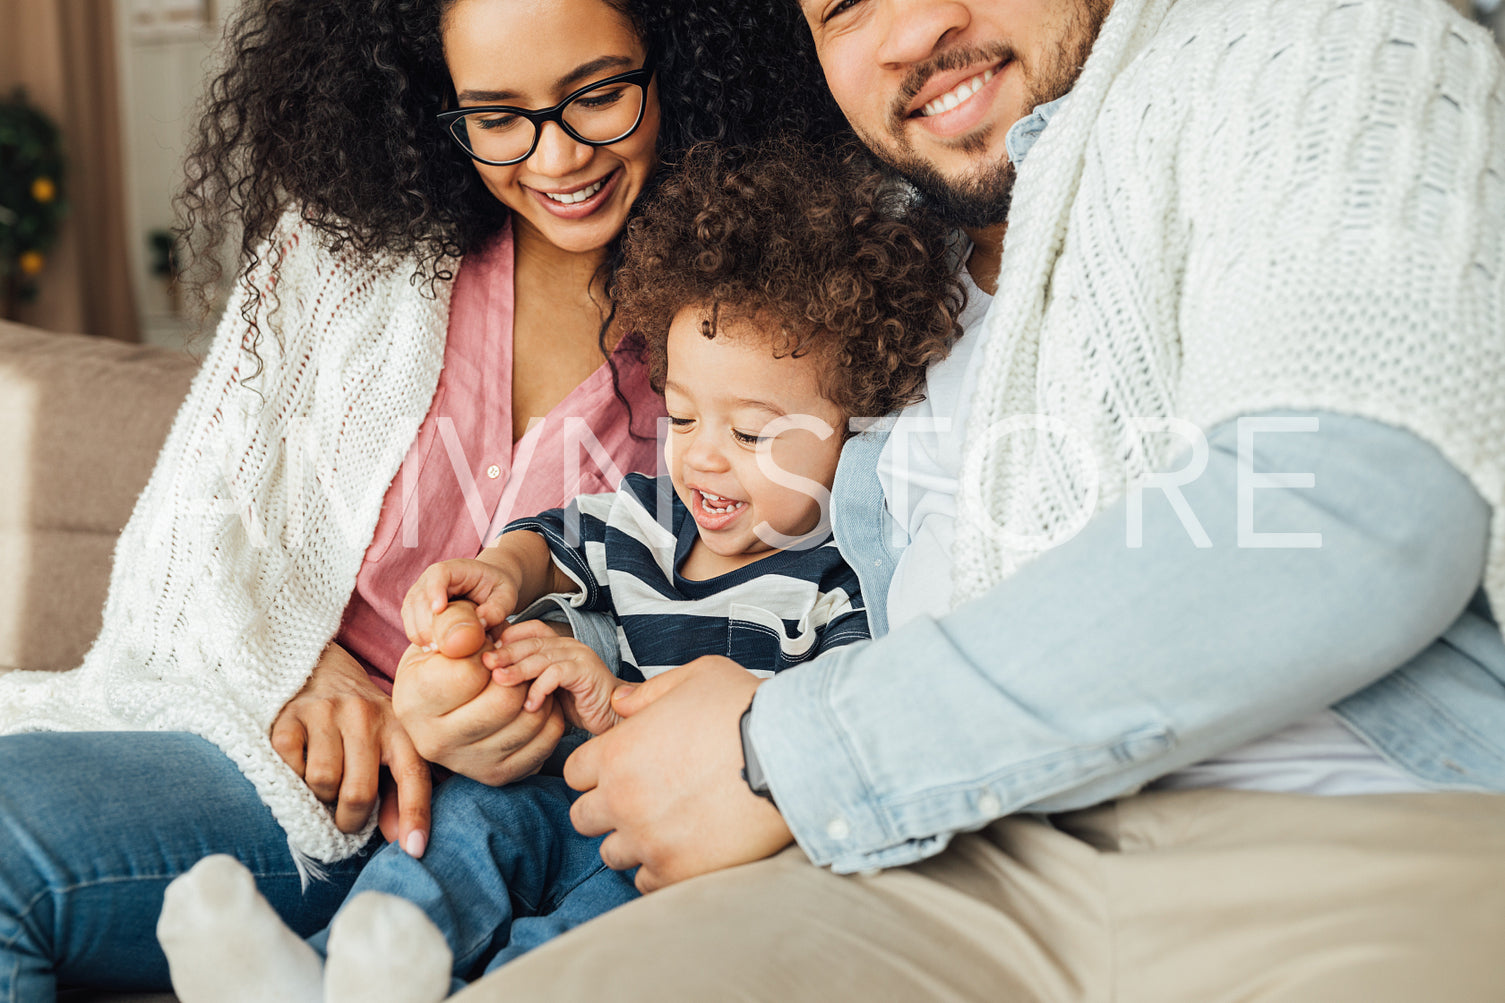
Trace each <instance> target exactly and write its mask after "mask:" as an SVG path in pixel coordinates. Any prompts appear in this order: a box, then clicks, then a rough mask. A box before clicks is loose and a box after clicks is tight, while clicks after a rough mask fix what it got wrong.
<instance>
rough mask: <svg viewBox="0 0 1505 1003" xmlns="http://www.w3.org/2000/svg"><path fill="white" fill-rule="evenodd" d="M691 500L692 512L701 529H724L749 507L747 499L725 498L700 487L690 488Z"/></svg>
mask: <svg viewBox="0 0 1505 1003" xmlns="http://www.w3.org/2000/svg"><path fill="white" fill-rule="evenodd" d="M690 500H691V502H692V503H693V504H692V505H691V506H690V509H691V514H692V515H694V516H695V522H696V524H697V525H699V526H700V528H701V529H713V530H714V529H722V528H724V527H725V526H726V525H727V524H728V523H730V522H731V521H732V520H733V519H735V518H736V517H737V513H739V512H741V511H742V510H743V509H745V508H746V507H747V502H745V501H738V500H736V499H735V498H724V497H722V496H721V495H715V494H711V493H710V492H709V491H702V490H701V489H699V488H692V489H691V490H690Z"/></svg>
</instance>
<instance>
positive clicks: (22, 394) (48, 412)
mask: <svg viewBox="0 0 1505 1003" xmlns="http://www.w3.org/2000/svg"><path fill="white" fill-rule="evenodd" d="M196 368H197V363H196V362H195V361H194V360H193V359H191V358H190V357H189V356H187V355H185V354H183V353H181V352H172V351H168V350H166V349H160V348H149V347H145V346H141V345H128V344H124V343H121V342H117V341H110V340H107V339H103V338H89V337H84V336H82V335H73V334H53V333H50V332H46V331H38V330H35V329H32V328H27V327H21V326H19V325H16V324H8V323H4V322H0V671H4V670H6V669H12V668H27V669H71V668H73V667H74V666H76V665H78V663H79V662H80V661H81V660H82V658H83V655H84V652H85V651H87V650H88V647H89V644H90V643H91V642H92V641H93V640H94V636H95V635H96V634H97V633H98V632H99V622H100V612H101V609H102V607H103V606H104V599H105V592H106V589H107V587H108V584H109V576H110V560H111V554H112V553H113V551H114V547H115V540H116V538H117V537H118V536H119V535H120V531H121V529H122V528H123V527H124V526H125V523H126V520H127V519H128V518H129V517H130V514H131V509H132V507H133V506H134V505H135V501H136V496H137V495H138V494H140V493H141V489H142V487H144V486H145V484H146V479H147V477H148V476H149V475H150V474H151V469H152V464H153V462H154V461H155V459H156V456H157V451H158V450H159V449H160V448H161V446H162V441H163V439H165V438H166V437H167V430H168V427H169V426H170V425H171V424H172V419H173V416H174V415H175V414H176V413H177V410H178V405H179V404H180V403H181V402H182V400H183V398H184V396H186V395H187V393H188V384H189V381H190V380H191V379H192V377H193V373H194V371H195V369H196Z"/></svg>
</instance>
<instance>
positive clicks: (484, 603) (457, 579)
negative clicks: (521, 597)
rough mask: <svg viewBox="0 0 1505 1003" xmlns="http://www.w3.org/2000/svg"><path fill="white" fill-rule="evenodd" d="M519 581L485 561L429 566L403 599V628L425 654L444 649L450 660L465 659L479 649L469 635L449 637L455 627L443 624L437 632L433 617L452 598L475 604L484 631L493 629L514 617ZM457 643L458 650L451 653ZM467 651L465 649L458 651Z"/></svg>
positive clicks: (460, 561) (459, 561)
mask: <svg viewBox="0 0 1505 1003" xmlns="http://www.w3.org/2000/svg"><path fill="white" fill-rule="evenodd" d="M517 587H518V586H517V582H516V581H515V580H514V579H513V576H512V575H510V574H509V573H508V572H506V571H505V570H503V569H502V568H498V567H496V566H495V565H492V564H487V563H486V562H485V561H476V560H454V561H440V562H439V563H438V564H431V565H429V567H428V569H427V570H426V571H424V572H423V574H421V575H419V576H418V580H417V581H416V582H414V583H413V587H412V588H410V589H408V594H407V596H405V597H404V598H403V600H402V627H403V630H405V631H407V635H408V641H409V642H411V643H412V644H416V645H417V646H418V647H420V648H422V649H424V650H425V651H438V650H441V649H442V650H443V652H444V654H445V655H448V656H449V657H450V658H464V657H465V656H466V655H469V654H472V653H473V652H474V651H475V650H476V648H478V647H479V646H480V645H479V642H478V641H477V642H474V643H473V642H472V640H471V637H470V635H469V634H467V635H466V637H465V638H463V639H461V638H458V637H456V638H454V639H453V640H452V639H451V637H450V633H449V631H451V629H452V628H449V627H447V626H446V625H443V624H441V625H440V626H441V630H440V631H436V630H435V629H434V617H435V616H436V615H437V614H439V613H441V612H443V611H444V609H445V608H446V607H447V606H448V605H449V602H450V599H452V598H456V597H459V598H464V599H468V600H470V601H471V602H473V603H475V612H476V617H477V618H478V619H479V620H480V627H481V630H483V631H484V630H486V629H487V628H488V627H494V626H496V625H497V624H500V623H502V622H504V621H505V620H506V619H507V617H509V616H511V615H512V613H513V612H514V611H515V607H516V606H517ZM455 644H458V645H459V647H457V648H456V650H453V651H451V650H449V649H450V647H451V646H452V645H455ZM459 648H465V649H466V650H459Z"/></svg>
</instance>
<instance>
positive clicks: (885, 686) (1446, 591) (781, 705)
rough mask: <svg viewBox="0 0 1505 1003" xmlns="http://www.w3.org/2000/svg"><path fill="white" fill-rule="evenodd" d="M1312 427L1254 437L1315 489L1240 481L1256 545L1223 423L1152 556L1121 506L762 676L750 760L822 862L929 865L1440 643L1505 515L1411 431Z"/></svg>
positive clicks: (1255, 730)
mask: <svg viewBox="0 0 1505 1003" xmlns="http://www.w3.org/2000/svg"><path fill="white" fill-rule="evenodd" d="M1317 418H1318V422H1319V427H1318V430H1317V431H1310V432H1295V431H1289V430H1288V431H1283V432H1273V431H1269V432H1262V433H1260V434H1258V435H1256V436H1254V437H1253V438H1252V440H1251V441H1252V450H1251V451H1250V456H1249V457H1248V458H1247V459H1249V460H1250V461H1251V463H1250V468H1249V470H1248V471H1246V473H1245V476H1246V477H1247V476H1248V473H1249V472H1250V471H1252V472H1254V473H1256V474H1263V473H1281V472H1289V473H1308V474H1311V475H1313V483H1312V485H1311V486H1310V487H1282V488H1265V489H1262V490H1253V491H1249V490H1247V487H1248V484H1247V482H1246V484H1245V488H1246V491H1245V492H1244V494H1243V496H1242V497H1243V500H1244V502H1245V503H1247V504H1242V507H1243V508H1245V509H1247V511H1246V513H1245V516H1246V518H1245V519H1244V520H1242V521H1243V522H1244V525H1243V530H1242V531H1243V533H1244V538H1243V540H1242V543H1243V545H1242V546H1241V545H1240V543H1241V540H1240V532H1241V528H1240V523H1241V519H1240V508H1241V494H1240V479H1239V467H1240V457H1239V430H1238V423H1237V422H1229V423H1227V424H1226V425H1221V426H1218V427H1217V428H1215V429H1213V430H1212V431H1211V432H1210V433H1209V458H1208V463H1207V467H1206V470H1205V471H1204V472H1203V473H1202V475H1201V476H1200V477H1198V478H1197V479H1196V480H1195V481H1193V482H1191V483H1189V484H1186V485H1184V486H1183V487H1182V488H1181V497H1182V499H1184V503H1185V504H1182V505H1173V504H1171V502H1170V500H1169V497H1168V496H1167V494H1166V493H1165V492H1151V491H1146V492H1145V493H1144V495H1143V507H1142V524H1143V543H1142V546H1139V547H1130V546H1128V545H1127V542H1126V541H1127V539H1128V534H1127V533H1126V525H1127V518H1128V515H1129V513H1130V511H1131V509H1130V506H1129V505H1128V503H1127V500H1125V501H1121V502H1120V503H1118V504H1117V505H1115V506H1113V507H1111V508H1110V509H1108V510H1106V511H1104V512H1103V513H1101V514H1099V515H1098V516H1097V517H1096V518H1094V519H1093V520H1092V521H1091V522H1089V523H1088V525H1087V526H1086V528H1085V529H1084V530H1083V531H1082V532H1081V533H1080V534H1078V535H1077V536H1076V538H1074V539H1073V540H1071V541H1070V542H1068V543H1066V544H1063V545H1061V546H1060V547H1057V548H1056V549H1054V550H1052V551H1050V552H1048V553H1045V554H1043V555H1041V556H1040V557H1039V558H1038V559H1036V560H1035V561H1034V562H1033V563H1031V564H1030V565H1028V566H1027V567H1026V568H1024V569H1023V570H1021V571H1020V572H1019V573H1018V574H1016V575H1014V576H1013V577H1011V578H1009V579H1008V580H1006V581H1004V582H1002V583H1000V584H998V585H997V586H995V587H994V588H993V589H991V590H990V591H989V592H988V593H986V594H985V595H983V596H981V597H979V598H978V599H976V600H974V601H972V602H969V603H967V604H965V605H963V606H961V607H959V608H958V609H956V610H954V611H953V612H951V613H950V614H948V615H946V616H943V617H940V618H938V619H935V618H928V617H926V618H920V619H918V620H915V621H912V622H910V623H908V624H906V625H905V626H904V627H902V628H900V629H899V630H897V631H895V632H893V633H892V634H889V635H888V636H886V637H884V638H881V639H879V640H876V641H873V642H871V643H868V644H863V645H857V646H854V647H852V648H847V649H841V650H838V651H835V652H832V653H831V654H830V655H827V656H824V657H822V658H819V659H817V660H815V661H814V662H812V663H810V664H809V665H806V666H802V667H799V668H795V669H792V670H790V671H788V672H785V673H782V674H780V675H779V676H777V677H775V678H773V679H771V680H769V681H768V682H767V683H765V684H764V685H763V686H761V687H760V688H759V689H758V692H757V697H756V700H755V701H754V707H753V714H752V718H751V722H750V726H751V740H752V743H753V748H754V752H755V754H756V755H757V757H758V759H759V760H760V762H761V763H762V766H763V769H764V772H765V774H766V775H767V777H768V778H769V783H770V786H771V787H772V790H773V794H774V798H775V800H776V802H777V804H778V806H779V809H780V811H782V812H783V814H784V817H785V819H786V821H787V822H788V824H789V826H790V828H791V830H792V831H793V832H794V835H795V838H796V840H797V841H798V842H799V844H800V846H801V847H802V848H803V849H804V850H805V852H806V853H807V854H808V855H809V856H810V858H811V860H812V861H814V862H815V863H817V864H821V865H830V866H832V867H833V868H834V869H835V870H837V871H841V872H851V871H860V870H865V869H871V868H877V867H888V866H896V865H900V864H906V863H911V862H913V861H916V860H919V859H922V858H924V857H926V856H929V855H931V854H933V853H936V852H939V851H940V850H941V849H942V848H943V847H944V846H945V845H946V843H947V842H948V841H949V839H950V838H951V836H952V835H953V834H955V833H957V832H962V831H967V830H972V829H977V828H980V827H981V826H983V825H985V824H987V823H988V822H989V821H991V820H992V819H994V818H998V817H1000V816H1003V815H1007V814H1011V813H1015V812H1021V811H1062V810H1068V809H1071V808H1078V807H1084V806H1087V805H1091V804H1096V803H1098V802H1101V801H1104V800H1107V799H1109V798H1112V797H1116V796H1120V795H1123V794H1126V793H1130V792H1132V791H1135V790H1137V789H1138V788H1139V787H1140V786H1142V785H1143V784H1145V783H1147V782H1148V781H1150V780H1152V779H1154V778H1156V777H1159V776H1162V775H1164V774H1166V773H1169V772H1171V771H1173V770H1175V769H1179V768H1180V767H1183V766H1187V765H1190V764H1191V763H1194V762H1198V761H1200V760H1202V759H1205V758H1207V757H1208V756H1211V755H1215V754H1218V753H1220V752H1224V751H1227V750H1229V749H1232V748H1235V747H1237V746H1239V745H1242V744H1244V743H1246V742H1249V741H1252V740H1254V739H1256V738H1260V737H1263V736H1265V735H1268V734H1271V733H1273V732H1275V731H1277V730H1279V729H1281V728H1283V727H1285V726H1286V725H1288V724H1292V723H1294V722H1296V721H1298V720H1300V719H1301V718H1303V717H1305V716H1307V715H1308V714H1311V713H1313V712H1315V711H1317V710H1319V709H1321V708H1323V707H1327V706H1330V705H1332V704H1334V703H1336V702H1337V701H1339V700H1342V699H1343V698H1344V697H1347V696H1349V695H1350V694H1353V693H1355V692H1357V691H1359V690H1361V689H1363V688H1364V687H1365V686H1367V685H1369V684H1370V683H1373V682H1374V681H1375V680H1377V679H1379V678H1381V677H1382V676H1384V675H1386V674H1387V673H1388V672H1390V671H1391V670H1392V669H1394V668H1396V667H1398V666H1400V665H1401V664H1403V663H1404V662H1406V661H1407V660H1408V659H1410V658H1412V657H1413V656H1415V655H1416V654H1417V653H1418V652H1420V651H1422V650H1423V649H1424V648H1426V647H1427V646H1428V645H1429V644H1431V643H1432V642H1433V641H1434V640H1435V639H1436V638H1437V637H1438V636H1439V635H1440V634H1441V633H1442V632H1443V631H1444V630H1446V629H1447V628H1448V626H1449V625H1450V624H1451V623H1452V622H1453V621H1454V620H1456V619H1457V617H1458V616H1459V614H1460V613H1461V612H1462V611H1463V610H1464V608H1465V606H1466V605H1467V603H1468V600H1469V598H1470V596H1471V595H1472V594H1473V593H1474V592H1475V591H1476V589H1477V588H1478V585H1479V582H1480V579H1481V577H1482V574H1483V566H1484V559H1485V545H1486V541H1487V536H1488V527H1489V519H1490V511H1489V508H1488V506H1487V505H1486V504H1485V503H1484V501H1483V500H1482V499H1481V498H1480V497H1479V495H1478V494H1477V493H1476V492H1475V491H1474V489H1473V487H1472V486H1471V485H1470V484H1469V482H1468V481H1467V479H1466V478H1464V477H1463V475H1461V474H1460V473H1459V472H1458V471H1457V470H1456V469H1455V468H1454V467H1453V466H1452V465H1451V464H1450V463H1448V461H1447V460H1446V459H1445V458H1444V457H1443V456H1442V455H1441V454H1439V453H1438V452H1437V451H1436V450H1435V449H1434V448H1433V447H1432V446H1430V445H1429V444H1427V443H1426V442H1424V441H1422V440H1421V439H1419V438H1417V437H1416V436H1414V435H1412V434H1411V433H1409V432H1406V431H1403V430H1400V429H1396V428H1392V427H1390V426H1386V425H1382V424H1380V423H1377V422H1373V421H1367V420H1364V419H1358V418H1352V417H1345V416H1340V415H1334V414H1321V415H1318V416H1317ZM1188 513H1189V515H1190V516H1191V517H1194V518H1195V520H1196V522H1197V525H1199V526H1200V527H1201V529H1202V532H1201V533H1200V534H1199V533H1197V532H1195V531H1193V530H1192V528H1191V527H1190V525H1189V524H1188V523H1187V522H1186V521H1185V519H1186V518H1187V516H1188ZM1250 533H1255V534H1275V533H1285V534H1319V535H1320V545H1318V546H1268V545H1260V544H1261V543H1263V544H1268V543H1270V542H1271V538H1270V537H1268V536H1266V537H1264V539H1263V540H1260V539H1258V538H1257V537H1254V538H1251V537H1250V535H1249V534H1250ZM1301 539H1304V540H1305V541H1306V543H1312V542H1314V540H1315V538H1314V537H1312V536H1310V535H1308V536H1305V537H1302V538H1301ZM1199 542H1201V543H1203V544H1208V543H1210V546H1199V545H1198V543H1199ZM1286 542H1293V541H1292V538H1288V539H1287V541H1286ZM871 601H872V602H873V603H878V602H881V601H882V598H881V597H871Z"/></svg>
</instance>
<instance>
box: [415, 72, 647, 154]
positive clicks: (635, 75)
mask: <svg viewBox="0 0 1505 1003" xmlns="http://www.w3.org/2000/svg"><path fill="white" fill-rule="evenodd" d="M656 70H657V67H656V66H655V60H654V58H653V55H652V54H651V53H650V54H649V56H648V58H647V59H645V60H644V61H643V65H642V66H640V67H638V68H637V69H635V70H628V71H627V72H625V73H617V74H613V75H612V76H609V77H603V78H602V79H600V80H597V81H595V82H593V83H589V84H586V85H585V86H584V87H581V88H580V89H578V90H575V91H572V92H571V93H569V94H568V95H566V96H565V98H564V100H563V101H560V102H559V103H558V104H556V105H555V106H554V107H552V108H543V109H540V110H538V111H534V110H532V109H530V108H519V107H517V106H516V105H510V104H487V105H476V106H474V107H471V108H452V109H450V110H449V111H441V112H438V113H437V114H435V115H434V118H436V119H437V120H438V121H439V122H440V123H441V124H442V125H443V126H444V131H445V132H447V133H448V134H449V138H450V139H453V140H454V141H455V143H456V144H457V145H458V146H459V147H460V149H462V150H464V151H465V153H466V154H467V155H468V156H469V157H470V159H471V160H474V161H475V162H476V163H479V164H485V165H487V166H488V167H511V166H513V165H514V164H520V163H522V162H523V161H524V160H527V159H528V158H529V157H531V156H533V152H534V151H535V150H537V149H538V140H539V139H540V138H541V137H542V136H543V127H544V126H545V125H547V124H548V123H550V122H553V123H554V124H555V125H557V126H559V128H560V129H561V130H563V132H564V134H565V135H566V136H569V137H570V138H571V139H573V140H574V141H575V142H577V143H584V144H585V145H586V146H610V145H612V144H613V143H620V142H621V141H622V140H624V139H626V138H627V137H628V136H631V135H632V134H633V133H635V132H637V131H638V129H639V128H640V127H641V126H642V124H643V116H644V115H646V114H647V113H648V85H649V84H650V83H651V82H652V81H653V74H654V73H655V72H656ZM617 83H628V84H637V85H638V86H639V87H641V88H642V91H643V99H642V102H641V103H640V104H639V105H638V117H637V118H636V119H635V120H634V121H633V123H632V128H630V129H628V130H627V131H626V132H624V133H622V134H621V135H620V136H618V137H616V138H615V139H604V140H595V139H586V138H585V137H584V136H582V135H580V133H578V132H576V131H575V130H574V129H572V128H570V124H569V123H568V122H566V121H565V120H564V110H565V109H566V108H568V107H569V106H570V103H571V102H573V101H574V100H575V99H576V98H578V97H580V96H582V95H584V94H588V93H590V92H591V91H593V90H595V89H596V88H598V87H605V86H606V85H608V84H617ZM499 111H504V112H507V113H509V114H512V115H517V116H519V117H520V118H525V119H527V120H528V121H529V123H531V124H532V126H533V142H532V144H531V145H530V146H529V147H528V152H527V153H524V154H523V155H522V156H521V157H516V158H514V159H512V160H487V159H486V158H485V157H482V156H480V155H479V154H477V153H476V152H475V151H473V150H472V149H471V148H470V147H469V146H467V145H465V141H464V140H462V139H461V138H460V137H459V136H457V135H455V123H456V122H458V121H460V120H462V119H463V118H464V117H465V116H466V115H474V114H476V113H478V112H499Z"/></svg>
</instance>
